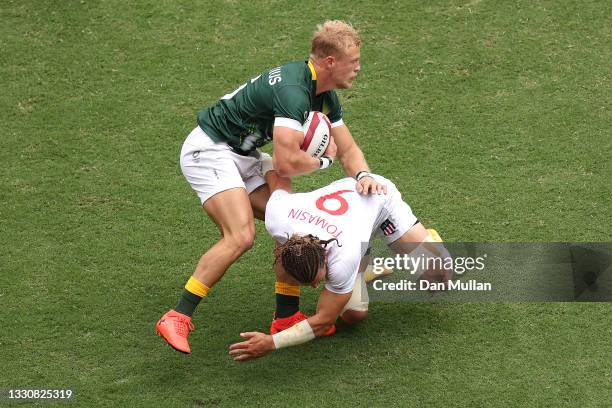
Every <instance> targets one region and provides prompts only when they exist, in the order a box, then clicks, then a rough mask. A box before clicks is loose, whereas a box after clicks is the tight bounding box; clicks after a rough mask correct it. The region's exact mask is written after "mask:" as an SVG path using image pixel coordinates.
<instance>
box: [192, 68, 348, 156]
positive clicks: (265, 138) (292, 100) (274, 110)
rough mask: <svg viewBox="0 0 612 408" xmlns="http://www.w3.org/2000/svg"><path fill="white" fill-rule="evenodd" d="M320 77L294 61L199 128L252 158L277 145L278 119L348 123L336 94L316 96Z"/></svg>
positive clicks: (242, 90)
mask: <svg viewBox="0 0 612 408" xmlns="http://www.w3.org/2000/svg"><path fill="white" fill-rule="evenodd" d="M316 79H317V77H316V72H315V70H314V67H313V66H312V63H309V62H308V61H306V62H305V61H294V62H290V63H288V64H285V65H283V66H280V67H277V68H274V69H271V70H269V71H266V72H264V73H263V74H261V75H259V76H257V77H255V78H253V79H251V80H250V81H248V82H247V83H245V84H243V85H242V86H240V87H239V88H238V89H236V90H235V91H234V92H232V93H229V94H227V95H224V96H223V97H221V99H220V100H219V101H218V102H217V103H216V104H214V105H213V106H210V107H208V108H205V109H203V110H201V111H200V112H199V113H198V125H199V126H200V127H201V128H202V130H204V132H206V133H207V134H208V136H210V138H211V139H213V140H214V141H215V142H226V143H227V144H229V145H230V146H231V147H232V148H233V149H234V150H235V151H237V152H238V153H241V154H247V153H249V152H250V151H252V150H253V149H255V148H257V147H260V146H263V145H264V144H266V143H267V142H269V141H270V140H272V130H273V127H274V121H275V119H276V118H287V119H293V120H295V121H298V122H299V123H300V124H303V123H304V121H305V120H306V118H307V117H308V113H309V112H310V111H319V112H323V113H325V114H326V115H327V116H328V117H329V120H330V121H331V122H332V123H334V122H337V121H339V120H341V119H342V106H341V105H340V102H339V100H338V96H337V95H336V92H335V91H333V90H331V91H327V92H323V93H322V94H320V95H316V89H317V82H316Z"/></svg>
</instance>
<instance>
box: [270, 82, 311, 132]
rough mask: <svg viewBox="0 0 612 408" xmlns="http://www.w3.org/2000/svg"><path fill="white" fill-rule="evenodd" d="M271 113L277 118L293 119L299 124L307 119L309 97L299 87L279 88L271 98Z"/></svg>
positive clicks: (286, 86) (287, 86)
mask: <svg viewBox="0 0 612 408" xmlns="http://www.w3.org/2000/svg"><path fill="white" fill-rule="evenodd" d="M273 98H274V99H273V101H272V105H273V111H274V116H275V117H277V118H287V119H293V120H296V121H298V122H300V124H302V125H303V124H304V121H305V120H306V118H307V117H308V109H309V106H310V102H309V101H310V96H309V95H308V93H307V92H306V91H305V90H304V89H303V88H302V87H301V86H299V85H285V86H281V87H279V88H278V89H277V90H276V92H274V96H273Z"/></svg>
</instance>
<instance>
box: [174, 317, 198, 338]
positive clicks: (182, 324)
mask: <svg viewBox="0 0 612 408" xmlns="http://www.w3.org/2000/svg"><path fill="white" fill-rule="evenodd" d="M174 328H175V330H176V332H177V333H178V334H180V335H181V336H185V337H187V335H188V334H189V332H192V331H195V326H194V325H193V323H191V319H185V318H182V317H179V318H178V319H176V320H175V321H174Z"/></svg>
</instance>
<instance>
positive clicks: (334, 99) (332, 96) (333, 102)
mask: <svg viewBox="0 0 612 408" xmlns="http://www.w3.org/2000/svg"><path fill="white" fill-rule="evenodd" d="M323 113H324V114H326V115H327V117H328V118H329V121H330V122H331V123H332V127H335V126H334V124H337V123H338V122H342V114H343V111H342V105H341V104H340V100H339V99H338V95H337V94H336V92H335V91H333V90H332V91H329V92H326V93H325V96H324V97H323ZM340 124H341V123H340ZM337 126H338V125H337Z"/></svg>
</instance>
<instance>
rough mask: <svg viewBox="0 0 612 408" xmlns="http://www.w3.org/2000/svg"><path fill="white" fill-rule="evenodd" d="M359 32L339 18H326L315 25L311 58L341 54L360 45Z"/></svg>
mask: <svg viewBox="0 0 612 408" xmlns="http://www.w3.org/2000/svg"><path fill="white" fill-rule="evenodd" d="M360 46H361V39H360V38H359V33H358V32H357V30H356V29H355V28H353V26H352V25H350V24H347V23H345V22H344V21H340V20H328V21H326V22H324V23H323V24H319V25H318V26H317V31H315V32H314V35H313V37H312V48H311V51H310V56H311V58H325V57H327V56H328V55H334V56H342V55H344V54H345V53H346V51H348V49H349V48H351V47H360Z"/></svg>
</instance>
